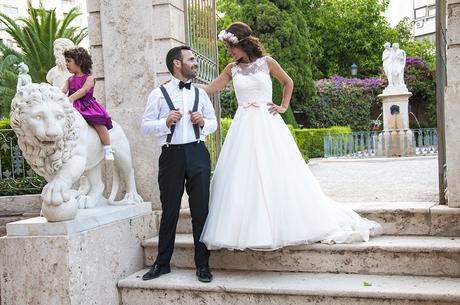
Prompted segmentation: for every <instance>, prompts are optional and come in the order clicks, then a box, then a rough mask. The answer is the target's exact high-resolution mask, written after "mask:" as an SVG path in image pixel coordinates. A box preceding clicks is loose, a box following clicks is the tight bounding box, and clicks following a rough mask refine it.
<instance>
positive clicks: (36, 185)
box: [0, 129, 45, 196]
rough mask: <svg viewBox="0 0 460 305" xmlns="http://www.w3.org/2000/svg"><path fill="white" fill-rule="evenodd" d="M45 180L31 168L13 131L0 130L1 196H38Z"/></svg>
mask: <svg viewBox="0 0 460 305" xmlns="http://www.w3.org/2000/svg"><path fill="white" fill-rule="evenodd" d="M44 185H45V180H44V178H42V177H40V176H38V175H37V174H35V173H34V171H33V170H32V169H31V168H30V166H29V165H28V164H27V162H26V161H25V160H24V157H23V156H22V152H21V150H20V149H19V146H18V141H17V138H16V135H15V134H14V132H13V130H11V129H0V196H6V195H22V194H38V193H40V192H41V189H42V188H43V186H44Z"/></svg>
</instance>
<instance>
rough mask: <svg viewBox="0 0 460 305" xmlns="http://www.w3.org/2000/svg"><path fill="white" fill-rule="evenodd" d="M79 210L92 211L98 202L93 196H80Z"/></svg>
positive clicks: (78, 199)
mask: <svg viewBox="0 0 460 305" xmlns="http://www.w3.org/2000/svg"><path fill="white" fill-rule="evenodd" d="M77 201H78V208H79V209H92V208H94V207H95V206H96V204H97V202H96V200H95V199H94V198H93V197H92V196H86V195H80V196H78V197H77Z"/></svg>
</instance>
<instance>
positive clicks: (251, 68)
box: [232, 57, 272, 106]
mask: <svg viewBox="0 0 460 305" xmlns="http://www.w3.org/2000/svg"><path fill="white" fill-rule="evenodd" d="M232 78H233V87H234V88H235V94H236V98H237V100H238V105H239V106H244V105H247V104H248V103H252V102H258V103H261V104H266V103H271V102H272V80H271V77H270V70H269V68H268V64H267V58H266V57H260V58H258V59H257V60H255V61H253V62H251V63H249V64H241V63H240V64H237V65H235V66H234V67H233V68H232Z"/></svg>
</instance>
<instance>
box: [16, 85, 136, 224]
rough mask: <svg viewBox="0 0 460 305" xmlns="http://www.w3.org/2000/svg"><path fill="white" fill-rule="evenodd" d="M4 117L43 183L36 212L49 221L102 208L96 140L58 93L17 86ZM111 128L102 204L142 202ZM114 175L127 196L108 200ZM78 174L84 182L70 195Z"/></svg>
mask: <svg viewBox="0 0 460 305" xmlns="http://www.w3.org/2000/svg"><path fill="white" fill-rule="evenodd" d="M10 117H11V127H12V128H13V130H14V132H15V133H16V135H17V137H18V144H19V147H20V148H21V150H22V152H23V155H24V157H25V159H26V160H27V162H28V163H29V164H30V165H31V167H32V169H33V170H34V171H35V172H36V173H37V174H39V175H41V176H43V177H44V178H45V179H46V181H47V182H48V184H47V185H46V186H45V187H44V188H43V191H42V194H41V196H42V200H43V203H42V213H43V214H44V216H45V217H46V218H47V219H48V220H49V221H62V220H68V219H72V218H73V217H74V216H75V214H76V209H77V208H93V207H95V206H100V205H105V204H106V202H107V200H105V198H104V197H103V196H102V194H103V191H104V184H103V182H102V179H101V165H102V163H103V160H104V154H103V147H102V144H101V141H100V139H99V136H98V135H97V133H96V130H95V129H94V128H92V127H90V126H89V125H88V124H87V123H86V121H85V120H84V119H83V117H82V116H81V115H80V113H79V112H78V111H76V110H75V109H74V108H73V107H72V104H71V103H70V102H69V100H68V97H67V96H66V95H65V94H64V93H62V92H61V90H60V89H59V88H57V87H54V86H51V85H49V84H45V83H42V84H30V85H28V86H26V87H22V88H21V89H20V90H19V91H18V92H17V93H16V96H15V97H14V99H13V101H12V103H11V113H10ZM113 126H114V127H113V129H111V130H110V139H111V143H112V147H113V148H114V150H115V152H116V158H115V161H114V170H113V187H112V190H111V194H110V197H109V199H108V203H109V204H114V205H121V204H134V203H140V202H142V201H143V200H142V198H141V197H140V196H139V195H138V194H137V191H136V184H135V181H134V172H133V168H132V160H131V151H130V147H129V143H128V139H127V138H126V136H125V134H124V132H123V129H122V128H121V127H120V125H119V124H117V123H116V122H113ZM120 174H121V175H122V177H123V178H124V180H125V184H126V189H127V193H126V195H125V197H124V199H123V200H121V201H114V199H115V196H116V195H117V191H118V186H119V175H120ZM82 175H84V176H85V177H86V179H84V180H83V181H80V189H79V190H78V191H77V190H72V185H73V184H74V183H75V182H77V181H78V180H79V179H80V177H81V176H82ZM69 210H71V211H72V212H70V211H69Z"/></svg>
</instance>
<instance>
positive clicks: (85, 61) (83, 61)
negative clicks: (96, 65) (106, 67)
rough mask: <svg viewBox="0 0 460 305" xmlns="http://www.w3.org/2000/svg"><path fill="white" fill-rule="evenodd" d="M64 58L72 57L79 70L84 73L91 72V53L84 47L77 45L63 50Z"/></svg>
mask: <svg viewBox="0 0 460 305" xmlns="http://www.w3.org/2000/svg"><path fill="white" fill-rule="evenodd" d="M64 57H65V58H72V59H73V60H74V61H75V64H76V65H77V66H79V67H80V69H81V72H83V73H85V74H91V68H92V66H93V61H92V60H91V55H89V53H88V51H86V50H85V49H84V48H81V47H77V48H74V49H69V50H66V51H65V52H64Z"/></svg>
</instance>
